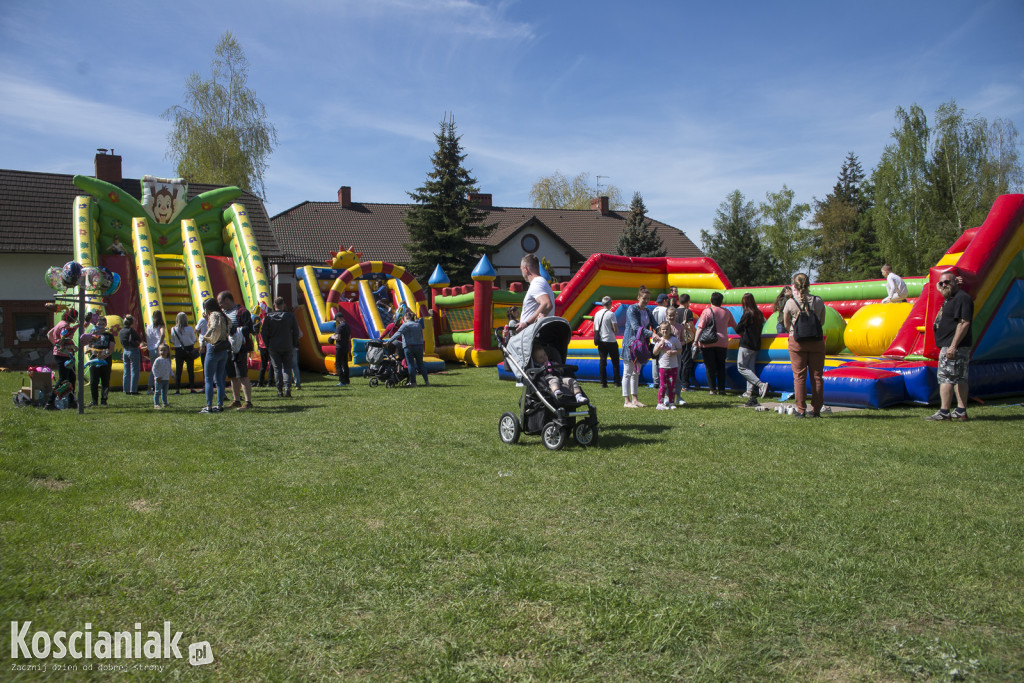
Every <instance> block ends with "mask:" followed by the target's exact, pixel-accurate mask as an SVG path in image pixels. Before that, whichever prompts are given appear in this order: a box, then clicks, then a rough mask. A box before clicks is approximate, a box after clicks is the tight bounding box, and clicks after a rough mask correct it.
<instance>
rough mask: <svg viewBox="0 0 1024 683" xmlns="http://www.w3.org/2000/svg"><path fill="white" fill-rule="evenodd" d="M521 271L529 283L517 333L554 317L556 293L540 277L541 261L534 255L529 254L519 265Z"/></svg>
mask: <svg viewBox="0 0 1024 683" xmlns="http://www.w3.org/2000/svg"><path fill="white" fill-rule="evenodd" d="M519 270H520V272H522V274H523V279H524V280H525V281H526V282H527V283H529V288H528V289H527V290H526V296H525V297H524V298H523V317H522V318H520V320H519V327H518V328H516V332H522V331H523V330H524V329H526V328H527V327H529V326H530V325H532V324H533V323H535V322H537V321H538V320H540V319H541V318H546V317H547V316H549V315H554V312H555V293H554V292H553V291H552V289H551V285H549V284H548V281H547V280H545V279H544V278H543V277H541V275H540V261H538V260H537V257H536V256H534V255H533V254H527V255H526V256H524V257H523V260H522V261H520V263H519Z"/></svg>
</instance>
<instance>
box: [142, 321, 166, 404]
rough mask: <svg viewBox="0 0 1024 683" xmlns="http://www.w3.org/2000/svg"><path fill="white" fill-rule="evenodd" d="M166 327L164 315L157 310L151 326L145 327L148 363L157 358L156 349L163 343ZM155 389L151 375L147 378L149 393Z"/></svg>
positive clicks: (154, 381)
mask: <svg viewBox="0 0 1024 683" xmlns="http://www.w3.org/2000/svg"><path fill="white" fill-rule="evenodd" d="M165 333H166V327H165V326H164V314H163V313H161V312H160V311H159V310H156V311H153V324H152V325H146V355H147V356H148V357H149V362H150V363H151V364H152V362H153V361H155V360H156V359H157V358H158V357H159V355H160V354H159V353H158V352H157V349H159V348H160V345H161V344H163V343H164V339H165V338H166V334H165ZM155 388H156V380H155V379H154V378H153V375H152V373H150V377H149V393H151V394H152V393H153V389H155Z"/></svg>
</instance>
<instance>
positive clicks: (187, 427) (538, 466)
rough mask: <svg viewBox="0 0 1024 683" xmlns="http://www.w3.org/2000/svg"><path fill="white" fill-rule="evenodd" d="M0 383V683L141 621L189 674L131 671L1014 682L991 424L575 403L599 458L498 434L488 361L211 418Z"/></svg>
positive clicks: (1016, 556) (329, 385)
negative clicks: (75, 634)
mask: <svg viewBox="0 0 1024 683" xmlns="http://www.w3.org/2000/svg"><path fill="white" fill-rule="evenodd" d="M20 379H21V374H20V373H7V374H4V375H0V389H2V393H3V396H4V398H3V402H2V407H0V468H2V479H0V568H2V571H0V617H2V618H0V623H2V624H3V625H4V626H3V628H4V632H3V633H2V636H0V641H2V642H3V643H4V649H5V651H7V652H8V661H7V663H6V664H5V666H4V669H3V670H2V671H0V678H4V679H6V678H12V677H14V678H24V679H25V680H34V679H37V678H42V677H44V676H49V675H51V672H52V669H51V671H50V672H48V673H47V674H45V675H44V674H41V673H40V672H32V671H29V672H23V673H18V672H16V671H14V670H12V666H13V665H15V664H16V663H18V662H16V661H15V660H13V659H10V649H9V642H10V635H9V633H8V632H7V630H8V624H9V622H11V621H19V622H24V621H27V620H31V621H32V629H31V630H32V632H35V631H40V630H42V631H48V632H50V633H51V634H52V633H53V632H55V631H58V630H66V631H72V630H76V629H82V628H84V625H85V623H86V622H89V623H91V624H92V628H93V630H94V631H99V630H108V631H115V630H129V629H133V628H134V624H135V623H137V622H139V623H141V624H142V629H143V631H147V630H150V629H154V630H158V629H159V628H160V627H162V624H163V622H164V621H165V620H167V621H170V622H171V623H172V624H173V626H174V629H176V630H180V631H182V632H183V636H182V640H181V645H182V648H183V650H184V646H185V645H187V644H188V643H191V642H193V641H208V642H209V643H210V644H211V646H212V649H213V654H214V657H215V661H214V662H213V663H212V664H209V665H207V666H205V667H195V668H193V667H191V666H190V665H189V664H188V663H187V661H185V660H173V661H170V662H168V661H167V660H153V662H155V663H158V664H160V663H162V664H163V665H164V666H165V668H164V670H163V671H162V672H159V673H158V672H142V673H138V674H136V675H138V676H139V677H142V678H160V679H163V678H168V677H175V678H194V677H199V678H211V679H219V680H232V681H239V680H290V679H295V680H299V679H303V680H304V679H311V678H312V679H334V678H342V679H345V680H359V679H387V680H394V679H428V680H467V681H469V680H474V681H475V680H482V679H483V680H518V679H536V680H559V681H562V680H595V681H596V680H601V681H604V680H649V679H677V678H678V679H685V680H708V681H720V680H730V681H731V680H765V679H776V680H837V681H847V680H853V681H858V680H859V681H876V680H963V679H970V680H1021V679H1024V644H1022V643H1024V521H1022V519H1024V517H1022V511H1024V464H1022V463H1024V458H1022V453H1024V430H1022V429H1021V427H1022V424H1024V422H1022V418H1024V413H1022V409H1021V408H1020V407H1019V406H1009V405H998V404H989V405H986V406H974V407H972V408H971V416H972V421H971V422H968V423H965V424H952V423H948V422H946V423H930V422H925V421H923V420H922V419H921V418H922V417H924V416H925V415H927V414H929V413H930V412H932V411H933V410H934V408H933V409H931V410H927V409H924V408H898V409H890V410H885V411H852V412H845V413H841V414H839V413H836V414H834V415H832V416H831V417H827V418H825V419H821V420H795V419H793V418H790V417H787V416H780V415H777V414H775V413H756V412H753V411H750V410H746V409H742V408H739V407H738V404H739V403H740V402H741V399H739V398H738V397H736V396H729V397H713V396H708V395H707V394H706V393H690V394H688V395H687V397H688V398H690V400H691V405H689V406H687V407H686V408H683V409H680V410H676V411H655V410H654V409H644V410H624V409H623V408H622V407H621V406H622V400H621V396H619V395H618V393H617V392H616V390H614V389H607V390H601V389H600V388H598V387H597V386H596V385H592V384H591V385H587V390H588V392H589V393H590V395H591V396H592V397H593V398H594V402H595V405H596V406H597V407H598V411H599V413H598V414H599V419H600V430H601V431H600V444H599V446H598V447H597V448H590V449H582V448H578V447H575V446H571V447H567V448H566V449H565V450H563V451H560V452H551V451H548V450H546V449H545V448H544V447H543V446H542V445H541V442H540V438H539V437H537V436H524V437H523V438H522V440H521V442H520V444H519V445H517V446H506V445H504V444H502V443H501V442H500V441H499V439H498V433H497V422H498V418H499V416H500V415H501V414H502V412H504V411H506V410H514V409H515V406H516V402H517V400H518V390H517V389H515V388H514V387H513V386H512V384H511V383H508V382H498V381H497V379H496V372H495V370H494V369H493V368H491V369H452V370H451V371H450V372H448V373H445V374H442V375H437V376H434V377H433V378H432V381H433V383H434V384H435V386H432V387H430V388H422V387H421V388H418V389H415V390H412V389H402V390H399V389H395V390H385V389H384V388H383V387H380V388H376V389H371V388H369V387H368V386H367V385H366V382H365V381H364V380H362V379H355V380H354V381H353V386H352V387H351V388H349V389H338V388H335V387H334V386H333V380H332V379H331V378H323V379H321V378H320V377H317V376H314V375H307V378H306V379H307V381H306V383H305V384H304V388H303V390H302V391H297V392H294V393H295V398H293V399H292V400H285V399H278V398H276V397H275V396H274V394H273V392H271V391H269V390H266V389H263V390H257V392H256V398H255V403H256V410H254V411H250V412H248V413H241V414H240V413H235V412H233V411H232V412H229V413H224V414H221V415H199V414H197V411H198V409H199V408H200V406H201V405H202V403H203V402H202V400H201V398H200V397H199V396H187V395H186V396H171V400H172V408H171V409H170V410H166V411H154V410H153V409H152V401H151V399H150V398H149V397H146V396H138V397H127V396H123V395H121V394H120V393H114V394H112V396H111V406H110V407H109V408H106V409H91V410H89V411H87V412H86V414H85V415H84V416H79V415H78V414H77V413H76V412H74V411H63V412H48V411H43V410H38V409H33V408H16V407H14V405H13V403H12V402H11V401H10V399H9V398H8V397H9V396H10V393H11V392H12V391H13V390H14V389H15V388H16V387H17V385H18V384H19V383H20ZM653 397H654V392H653V390H650V389H645V390H642V392H641V400H644V401H647V402H651V403H653ZM691 397H692V398H691ZM1018 400H1019V399H1018ZM1007 403H1009V401H1008V402H1007ZM185 656H186V657H187V652H185ZM86 661H87V660H81V661H80V662H77V664H78V665H79V671H78V672H76V673H73V674H71V676H72V677H74V678H79V677H86V676H88V675H89V674H88V673H84V672H83V667H82V664H83V663H85V662H86ZM129 661H130V660H129ZM143 661H144V663H150V662H149V660H143ZM49 662H50V663H51V664H52V663H55V662H56V660H49ZM92 662H93V663H94V664H96V663H97V662H96V660H92ZM20 663H22V664H24V663H28V662H27V661H26V660H20ZM63 663H64V664H65V665H75V664H76V662H74V661H73V660H69V659H65V660H63ZM119 663H122V664H123V663H125V662H124V660H122V661H120V662H119ZM92 676H94V677H95V678H109V677H110V674H104V673H97V672H95V671H94V672H93V674H92Z"/></svg>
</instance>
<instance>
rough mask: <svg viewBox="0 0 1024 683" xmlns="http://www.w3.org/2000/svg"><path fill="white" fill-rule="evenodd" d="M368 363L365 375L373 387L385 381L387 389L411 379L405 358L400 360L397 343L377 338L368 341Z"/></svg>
mask: <svg viewBox="0 0 1024 683" xmlns="http://www.w3.org/2000/svg"><path fill="white" fill-rule="evenodd" d="M366 364H367V368H366V371H365V372H364V373H363V375H364V376H365V377H366V378H367V380H368V381H369V384H370V386H371V387H375V386H377V385H378V384H380V383H381V382H383V383H384V387H385V388H386V389H391V388H392V387H397V386H399V384H401V383H405V382H407V380H408V379H409V370H408V368H407V367H406V365H405V360H401V361H399V359H398V356H397V354H396V351H395V345H394V344H392V343H390V342H389V343H384V342H382V341H380V340H377V339H371V340H369V341H368V342H366Z"/></svg>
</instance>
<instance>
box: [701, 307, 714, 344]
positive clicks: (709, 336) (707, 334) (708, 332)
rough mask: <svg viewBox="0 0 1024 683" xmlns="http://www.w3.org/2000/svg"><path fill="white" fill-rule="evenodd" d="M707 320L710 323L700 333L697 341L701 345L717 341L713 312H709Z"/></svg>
mask: <svg viewBox="0 0 1024 683" xmlns="http://www.w3.org/2000/svg"><path fill="white" fill-rule="evenodd" d="M708 320H710V321H711V322H710V323H709V324H708V326H707V327H705V328H704V329H703V330H701V332H700V339H698V340H697V341H699V342H700V343H701V344H714V343H715V342H717V341H718V327H717V326H716V325H715V312H714V311H711V314H710V315H708Z"/></svg>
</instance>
